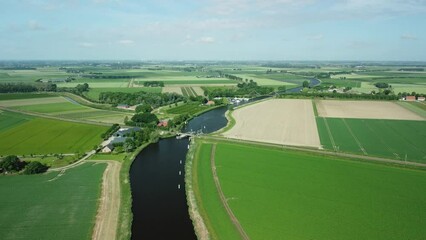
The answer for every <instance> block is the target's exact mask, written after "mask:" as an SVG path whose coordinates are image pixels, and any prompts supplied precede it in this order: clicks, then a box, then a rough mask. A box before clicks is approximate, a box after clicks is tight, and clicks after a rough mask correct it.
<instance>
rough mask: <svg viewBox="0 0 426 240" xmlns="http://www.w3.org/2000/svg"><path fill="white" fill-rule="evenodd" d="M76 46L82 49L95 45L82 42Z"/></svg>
mask: <svg viewBox="0 0 426 240" xmlns="http://www.w3.org/2000/svg"><path fill="white" fill-rule="evenodd" d="M78 46H79V47H83V48H92V47H94V46H95V44H93V43H90V42H82V43H79V44H78Z"/></svg>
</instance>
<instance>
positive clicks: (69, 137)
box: [0, 113, 107, 155]
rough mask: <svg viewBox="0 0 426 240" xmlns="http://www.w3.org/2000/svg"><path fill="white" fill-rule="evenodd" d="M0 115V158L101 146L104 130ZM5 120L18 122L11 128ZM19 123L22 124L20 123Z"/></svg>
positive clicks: (39, 119)
mask: <svg viewBox="0 0 426 240" xmlns="http://www.w3.org/2000/svg"><path fill="white" fill-rule="evenodd" d="M3 114H4V113H2V115H0V130H1V131H0V153H1V154H0V155H9V154H17V155H22V154H49V153H75V152H86V151H88V150H91V149H92V148H93V146H95V145H97V144H99V143H100V142H101V140H102V139H101V138H100V135H101V134H102V133H103V132H105V131H106V129H107V127H104V126H95V125H88V124H82V123H73V122H65V121H59V120H52V119H43V118H30V119H29V118H28V117H27V116H25V115H19V114H11V113H6V115H5V116H6V117H5V116H3ZM8 116H13V117H14V118H15V119H16V120H18V121H20V122H19V124H15V125H14V126H12V127H7V126H8V125H9V124H10V121H9V120H8ZM20 119H23V120H20Z"/></svg>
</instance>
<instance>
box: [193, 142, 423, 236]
mask: <svg viewBox="0 0 426 240" xmlns="http://www.w3.org/2000/svg"><path fill="white" fill-rule="evenodd" d="M210 154H211V143H204V144H202V145H201V147H200V149H199V151H198V154H197V155H196V158H195V161H196V163H195V162H194V165H193V166H194V167H196V168H197V170H195V171H197V172H198V179H197V183H198V187H194V190H195V191H197V189H198V191H197V193H196V194H198V199H197V200H198V201H197V203H198V204H199V208H200V212H201V214H202V215H203V216H204V218H205V220H206V224H207V226H208V227H209V229H210V230H213V232H212V231H211V232H212V233H211V235H212V238H213V239H238V237H237V235H236V233H235V230H234V229H233V226H232V225H230V221H229V217H228V216H227V215H226V213H225V212H224V210H223V207H222V205H221V203H220V202H219V197H218V196H217V191H216V188H215V185H214V183H213V180H212V173H211V167H210ZM215 164H216V166H215V167H216V170H217V174H218V177H219V181H220V184H221V186H222V190H223V192H224V195H225V197H226V199H228V204H229V206H230V208H231V209H232V211H233V213H234V214H235V216H236V218H237V219H238V220H239V222H240V223H241V225H242V227H243V228H244V230H245V232H246V233H247V234H248V236H249V237H250V239H296V240H297V239H318V240H320V239H326V240H333V239H336V240H345V239H385V240H389V239H398V240H399V239H423V238H424V236H426V228H425V227H424V226H425V224H426V198H425V197H424V196H426V188H425V187H424V186H425V184H426V171H422V170H411V169H404V168H397V167H391V166H387V165H381V164H376V163H367V162H358V161H352V160H343V159H338V158H334V157H326V156H321V155H313V154H309V153H304V152H296V151H290V150H281V149H277V148H269V147H261V146H257V145H243V144H236V143H225V142H220V143H218V144H217V148H216V154H215Z"/></svg>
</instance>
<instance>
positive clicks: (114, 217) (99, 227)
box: [90, 160, 121, 240]
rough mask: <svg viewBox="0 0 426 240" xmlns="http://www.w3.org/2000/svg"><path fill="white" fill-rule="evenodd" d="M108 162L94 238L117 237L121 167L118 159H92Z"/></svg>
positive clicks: (96, 239)
mask: <svg viewBox="0 0 426 240" xmlns="http://www.w3.org/2000/svg"><path fill="white" fill-rule="evenodd" d="M90 162H101V163H108V166H107V168H106V169H105V172H104V175H103V180H102V194H101V201H100V204H99V208H98V213H97V215H96V223H95V227H94V229H93V234H92V239H93V240H115V239H116V238H117V226H118V217H119V216H118V215H119V210H120V181H119V179H120V169H121V163H119V162H117V161H101V160H99V161H90Z"/></svg>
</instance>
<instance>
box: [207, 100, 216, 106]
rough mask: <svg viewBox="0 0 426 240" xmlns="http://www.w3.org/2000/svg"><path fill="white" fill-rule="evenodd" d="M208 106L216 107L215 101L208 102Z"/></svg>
mask: <svg viewBox="0 0 426 240" xmlns="http://www.w3.org/2000/svg"><path fill="white" fill-rule="evenodd" d="M206 105H207V106H212V105H214V101H212V100H210V101H207V103H206Z"/></svg>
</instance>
